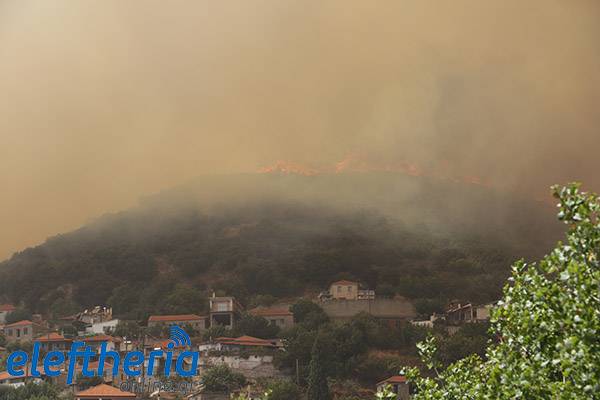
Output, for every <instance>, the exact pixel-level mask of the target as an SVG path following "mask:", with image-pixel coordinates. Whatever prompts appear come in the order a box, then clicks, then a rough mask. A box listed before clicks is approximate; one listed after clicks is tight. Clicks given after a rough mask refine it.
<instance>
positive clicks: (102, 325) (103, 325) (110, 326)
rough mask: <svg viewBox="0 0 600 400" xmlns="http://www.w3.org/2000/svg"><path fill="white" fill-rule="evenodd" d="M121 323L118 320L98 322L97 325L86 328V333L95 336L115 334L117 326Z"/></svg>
mask: <svg viewBox="0 0 600 400" xmlns="http://www.w3.org/2000/svg"><path fill="white" fill-rule="evenodd" d="M118 323H119V320H118V319H113V320H111V321H106V322H98V323H95V324H92V326H91V327H89V328H86V332H88V333H95V334H103V333H105V334H108V333H110V332H113V331H114V330H115V329H116V327H117V325H118Z"/></svg>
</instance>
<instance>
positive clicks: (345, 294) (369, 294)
mask: <svg viewBox="0 0 600 400" xmlns="http://www.w3.org/2000/svg"><path fill="white" fill-rule="evenodd" d="M319 299H320V300H321V301H327V300H332V299H333V300H374V299H375V291H374V290H370V289H361V288H360V284H359V283H358V282H354V281H348V280H341V281H336V282H333V283H332V284H331V285H330V286H329V291H326V292H322V293H321V294H320V295H319Z"/></svg>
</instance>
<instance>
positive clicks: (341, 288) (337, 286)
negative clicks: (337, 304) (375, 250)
mask: <svg viewBox="0 0 600 400" xmlns="http://www.w3.org/2000/svg"><path fill="white" fill-rule="evenodd" d="M329 293H330V294H331V297H332V298H333V299H335V300H340V299H341V300H358V282H352V281H347V280H341V281H337V282H333V283H332V284H331V286H329Z"/></svg>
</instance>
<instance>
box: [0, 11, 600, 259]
mask: <svg viewBox="0 0 600 400" xmlns="http://www.w3.org/2000/svg"><path fill="white" fill-rule="evenodd" d="M598 38H600V3H599V2H597V1H595V0H589V1H585V0H581V1H579V0H572V1H563V0H528V1H523V0H493V1H492V0H490V1H480V0H471V1H467V0H453V1H427V0H410V1H409V0H402V1H400V0H393V1H391V0H390V1H385V0H381V1H366V0H362V1H358V0H339V1H306V0H304V1H291V0H284V1H282V0H268V1H267V0H253V1H241V0H240V1H225V2H220V1H219V2H217V1H203V0H201V1H168V2H165V1H119V0H105V1H102V2H92V1H41V0H40V1H32V0H0V93H1V96H0V187H1V190H2V196H1V200H0V206H1V207H0V258H4V257H6V256H9V255H10V253H12V252H13V251H16V250H19V249H21V248H23V247H25V246H27V245H32V244H35V243H38V242H40V241H42V240H43V239H44V238H45V237H47V236H48V235H52V234H55V233H58V232H62V231H65V230H68V229H72V228H74V227H77V226H79V225H81V224H82V223H84V222H85V221H86V220H88V219H89V218H92V217H95V216H97V215H99V214H102V213H104V212H107V211H114V210H119V209H123V208H126V207H129V206H131V205H133V204H135V203H136V201H137V199H138V198H139V197H140V196H142V195H144V194H147V193H152V192H155V191H158V190H161V189H163V188H165V187H170V186H173V185H177V184H180V183H182V182H185V181H187V180H189V179H192V178H193V177H195V176H198V175H202V174H215V173H237V172H254V171H257V170H258V169H259V168H260V167H262V166H265V165H270V164H272V163H274V162H276V161H277V160H291V161H293V162H296V163H300V164H306V165H311V166H315V167H319V166H326V165H333V164H335V163H336V162H338V161H339V160H341V159H343V158H344V157H347V156H348V155H349V154H361V156H362V157H365V158H366V159H375V160H389V161H390V162H394V161H402V162H404V161H407V162H411V163H416V164H418V165H420V166H423V168H429V169H431V170H436V169H443V170H445V171H448V172H451V173H453V174H457V175H477V176H481V177H484V178H485V179H486V180H489V181H490V182H492V183H493V184H494V185H496V186H498V187H502V188H506V189H507V190H508V189H510V190H512V189H515V190H521V191H523V190H527V191H531V192H532V193H533V194H534V195H535V196H539V195H540V193H541V194H544V193H546V190H547V187H548V186H549V185H550V184H552V183H563V182H566V181H570V180H580V181H583V182H585V183H586V185H587V187H588V188H591V189H595V190H600V176H599V175H598V170H599V167H600V159H599V157H598V148H599V145H600V133H599V127H600V110H599V107H600V75H599V71H600V43H599V41H598Z"/></svg>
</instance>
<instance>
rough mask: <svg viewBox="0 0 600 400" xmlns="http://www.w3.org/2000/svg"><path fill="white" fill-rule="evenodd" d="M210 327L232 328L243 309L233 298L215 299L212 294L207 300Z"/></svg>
mask: <svg viewBox="0 0 600 400" xmlns="http://www.w3.org/2000/svg"><path fill="white" fill-rule="evenodd" d="M209 307H210V314H209V316H210V326H224V327H226V328H230V329H231V328H233V327H234V326H235V322H236V321H237V320H238V319H239V318H240V314H241V312H242V309H243V307H242V306H241V304H240V303H238V302H237V300H236V299H235V298H234V297H230V296H225V297H217V296H215V295H214V294H213V296H212V297H211V298H209Z"/></svg>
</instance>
